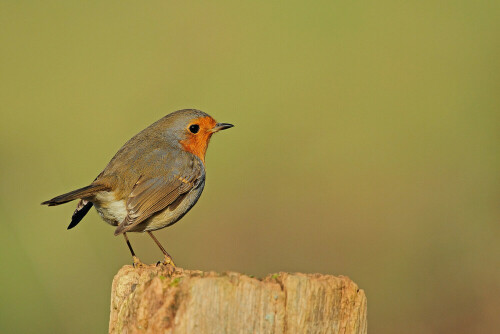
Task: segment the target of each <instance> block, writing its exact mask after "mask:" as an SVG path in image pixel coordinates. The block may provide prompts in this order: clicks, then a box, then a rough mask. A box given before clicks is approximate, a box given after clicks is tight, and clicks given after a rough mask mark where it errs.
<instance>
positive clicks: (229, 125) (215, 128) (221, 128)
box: [210, 123, 234, 133]
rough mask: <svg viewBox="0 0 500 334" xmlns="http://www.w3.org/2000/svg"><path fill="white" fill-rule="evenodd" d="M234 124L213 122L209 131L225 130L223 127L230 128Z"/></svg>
mask: <svg viewBox="0 0 500 334" xmlns="http://www.w3.org/2000/svg"><path fill="white" fill-rule="evenodd" d="M233 126H234V125H232V124H229V123H217V124H215V126H214V127H213V128H212V130H211V131H210V132H212V133H213V132H219V131H220V130H225V129H229V128H232V127H233Z"/></svg>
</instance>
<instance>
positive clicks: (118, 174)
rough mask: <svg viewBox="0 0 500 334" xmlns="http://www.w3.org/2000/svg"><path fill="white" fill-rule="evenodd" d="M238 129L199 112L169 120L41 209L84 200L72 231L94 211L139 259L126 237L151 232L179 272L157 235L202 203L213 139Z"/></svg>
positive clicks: (155, 125)
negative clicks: (85, 183)
mask: <svg viewBox="0 0 500 334" xmlns="http://www.w3.org/2000/svg"><path fill="white" fill-rule="evenodd" d="M231 127H233V125H232V124H229V123H217V122H216V121H215V120H214V119H213V118H212V117H211V116H210V115H208V114H206V113H204V112H202V111H199V110H196V109H184V110H178V111H175V112H173V113H171V114H168V115H166V116H165V117H163V118H161V119H160V120H158V121H156V122H155V123H153V124H151V125H150V126H148V127H147V128H146V129H144V130H142V131H141V132H139V133H138V134H137V135H135V136H134V137H132V138H131V139H130V140H129V141H127V142H126V143H125V145H123V146H122V148H120V149H119V150H118V152H117V153H116V154H115V156H114V157H113V158H112V159H111V161H110V162H109V163H108V165H107V166H106V168H104V170H103V171H102V172H101V173H100V174H99V175H98V176H97V178H96V179H95V180H94V181H93V182H92V183H91V184H90V185H88V186H86V187H83V188H80V189H77V190H73V191H70V192H68V193H66V194H63V195H60V196H57V197H54V198H52V199H50V200H48V201H45V202H43V203H42V205H48V206H55V205H60V204H64V203H67V202H70V201H73V200H76V199H80V201H79V202H78V205H77V207H76V210H75V212H74V213H73V216H72V218H71V223H70V224H69V226H68V229H71V228H73V227H75V226H76V225H77V224H78V223H79V222H80V221H81V220H82V218H83V217H84V216H85V215H86V214H87V212H89V210H90V209H91V208H92V206H95V208H96V210H97V212H98V213H99V215H100V216H101V218H102V219H103V220H104V221H106V222H107V223H109V224H110V225H112V226H116V229H115V235H119V234H123V236H124V238H125V241H126V243H127V245H128V248H129V249H130V252H131V253H132V258H133V261H134V266H141V265H142V263H141V261H140V260H139V258H138V257H137V256H136V255H135V253H134V250H133V249H132V245H131V244H130V241H129V239H128V237H127V232H147V233H148V234H149V236H150V237H151V238H152V239H153V240H154V242H155V243H156V244H157V245H158V247H160V249H161V251H162V252H163V255H164V256H165V260H164V262H163V263H164V264H170V265H173V266H175V264H174V262H173V260H172V257H171V256H170V255H169V254H168V253H167V251H166V250H165V249H164V248H163V246H162V245H161V244H160V242H159V241H158V240H157V239H156V237H155V236H154V235H153V234H152V231H155V230H159V229H162V228H164V227H167V226H170V225H172V224H174V223H176V222H177V221H179V219H181V218H182V217H183V216H184V215H185V214H186V213H187V212H188V211H189V210H190V209H191V208H192V207H193V206H194V205H195V204H196V202H197V201H198V199H199V198H200V196H201V193H202V191H203V188H204V186H205V153H206V151H207V147H208V143H209V141H210V138H211V137H212V135H213V134H214V133H216V132H218V131H220V130H224V129H228V128H231Z"/></svg>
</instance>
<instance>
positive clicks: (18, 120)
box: [0, 0, 500, 333]
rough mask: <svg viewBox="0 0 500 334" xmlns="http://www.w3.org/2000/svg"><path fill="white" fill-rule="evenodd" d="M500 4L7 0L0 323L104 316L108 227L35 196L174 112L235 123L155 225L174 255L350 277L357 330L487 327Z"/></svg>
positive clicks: (73, 327)
mask: <svg viewBox="0 0 500 334" xmlns="http://www.w3.org/2000/svg"><path fill="white" fill-rule="evenodd" d="M499 17H500V2H498V1H440V2H436V1H409V2H402V1H373V2H365V1H360V2H347V1H342V2H340V1H314V2H305V1H279V2H278V1H248V2H242V1H203V2H202V1H199V2H183V1H80V2H73V1H58V2H56V1H44V2H35V1H5V0H4V1H1V2H0V20H1V21H0V23H1V26H0V48H1V52H0V71H1V72H0V108H1V113H2V117H1V122H0V168H1V170H0V172H1V181H0V221H1V222H0V223H1V227H2V231H1V234H0V263H1V266H2V268H1V270H0V282H1V284H0V296H1V297H0V332H2V333H12V332H23V333H104V332H106V331H107V323H108V317H109V296H110V286H111V281H112V278H113V275H114V274H115V273H116V272H117V270H118V269H119V268H120V267H121V266H122V265H124V264H129V263H131V258H130V256H129V252H128V249H127V248H126V245H125V243H124V242H123V238H121V237H114V236H113V228H111V227H110V226H108V225H107V224H106V223H104V222H102V221H101V220H100V219H99V217H98V215H97V214H96V213H95V211H94V210H92V211H91V212H90V214H89V215H88V216H87V217H86V218H85V220H84V221H83V222H82V223H81V224H80V225H79V226H78V227H77V228H75V229H73V230H71V231H67V230H66V226H67V224H68V223H69V220H70V217H71V214H72V212H73V210H74V204H69V205H64V206H60V207H57V208H47V207H42V206H40V205H39V203H40V202H41V201H43V200H46V199H49V198H51V197H53V196H55V195H59V194H60V193H63V192H66V191H69V190H73V189H74V188H77V187H81V186H85V185H87V184H88V183H89V182H90V181H92V180H93V179H94V177H95V176H96V175H97V174H98V173H99V172H100V171H101V170H102V169H103V168H104V166H105V165H106V163H107V162H108V161H109V159H110V158H111V157H112V156H113V154H114V153H115V152H116V151H117V150H118V148H120V146H121V145H122V144H123V143H124V142H125V141H126V140H128V139H129V138H130V137H131V136H132V135H134V134H135V133H137V132H138V131H140V130H142V129H143V128H145V127H146V126H147V125H149V124H151V123H152V122H154V121H156V120H157V119H159V118H160V117H162V116H164V115H165V114H167V113H169V112H171V111H174V110H177V109H182V108H198V109H201V110H203V111H206V112H208V113H210V114H211V115H212V116H213V117H214V118H215V119H217V120H218V121H219V122H229V123H233V124H235V125H236V127H235V128H233V129H231V130H228V131H224V132H222V133H219V134H217V135H215V136H214V137H213V138H212V141H211V145H210V148H209V150H208V153H207V172H208V174H207V184H206V188H205V191H204V194H203V196H202V197H201V199H200V201H199V202H198V204H197V205H196V207H195V208H194V209H193V210H192V211H191V212H190V213H189V214H188V215H187V216H186V217H185V218H184V219H183V220H182V221H181V222H180V223H178V224H176V225H175V226H173V227H171V228H168V229H164V230H162V231H159V233H157V236H158V238H159V239H160V240H161V241H162V242H163V244H164V245H166V248H167V249H168V251H169V252H170V253H171V254H172V255H173V256H174V258H175V260H176V262H177V264H178V265H179V266H181V267H184V268H189V269H202V270H216V271H227V270H232V271H240V272H244V273H248V274H253V275H256V276H264V275H266V274H267V273H272V272H277V271H293V272H294V271H300V272H321V273H326V274H334V275H346V276H349V277H351V278H352V279H353V280H354V281H355V282H356V283H357V284H358V285H359V286H360V287H361V288H363V289H365V292H366V294H367V297H368V308H369V312H368V314H369V319H368V320H369V328H370V333H472V332H476V333H479V332H480V333H487V332H490V333H492V332H494V331H495V329H496V330H498V328H499V326H500V317H499V313H498V312H499V309H500V298H499V295H500V263H499V258H500V242H499V237H500V227H499V216H500V208H499V199H500V191H499V190H500V184H499V183H500V173H499V167H500V154H499V153H500V152H499V145H498V144H499V127H500V126H499V125H500V123H499V121H500V114H499V110H500V108H499V107H500V94H499V88H500V85H499V82H500V76H499V73H500V61H499V59H500V39H499V31H500V20H499V19H498V18H499ZM130 238H131V241H132V244H133V245H134V247H135V249H136V252H137V254H138V255H139V256H140V257H141V259H143V260H144V261H145V262H150V263H153V262H156V261H157V260H159V259H161V253H160V252H159V250H158V249H157V248H156V246H155V245H154V243H153V242H152V241H151V240H150V239H149V237H147V236H146V235H141V234H132V235H131V236H130Z"/></svg>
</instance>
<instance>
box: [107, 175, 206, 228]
mask: <svg viewBox="0 0 500 334" xmlns="http://www.w3.org/2000/svg"><path fill="white" fill-rule="evenodd" d="M200 177H201V172H200V170H199V169H197V168H194V169H192V170H191V171H190V173H189V174H188V175H174V176H172V177H170V178H168V179H165V178H164V177H161V176H159V177H155V178H150V179H146V178H145V177H141V178H139V180H138V181H137V183H136V184H135V186H134V188H133V189H132V192H131V193H130V195H129V197H128V199H127V202H126V206H127V211H128V213H127V216H126V217H125V219H124V221H123V222H122V223H121V224H120V225H119V226H118V227H117V228H116V231H115V235H118V234H121V233H123V232H127V231H129V230H130V229H132V228H133V227H134V226H137V225H138V224H140V223H141V222H143V221H145V220H146V219H148V218H149V217H151V216H152V215H154V214H155V213H157V212H161V211H163V210H164V209H165V208H167V207H168V206H169V205H171V204H175V205H178V202H176V200H177V199H179V197H183V195H184V194H186V193H188V192H189V191H191V190H192V189H194V188H196V187H197V186H198V184H199V181H200Z"/></svg>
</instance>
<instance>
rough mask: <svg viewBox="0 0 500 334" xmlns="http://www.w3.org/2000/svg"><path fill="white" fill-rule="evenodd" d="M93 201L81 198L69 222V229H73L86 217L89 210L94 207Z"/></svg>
mask: <svg viewBox="0 0 500 334" xmlns="http://www.w3.org/2000/svg"><path fill="white" fill-rule="evenodd" d="M92 205H93V204H92V202H89V201H87V200H84V199H82V200H80V202H78V205H77V206H76V210H75V212H73V216H72V217H71V223H69V226H68V230H70V229H72V228H73V227H75V226H76V225H78V223H79V222H80V221H81V220H82V219H83V217H85V215H86V214H87V212H89V210H90V209H91V208H92Z"/></svg>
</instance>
